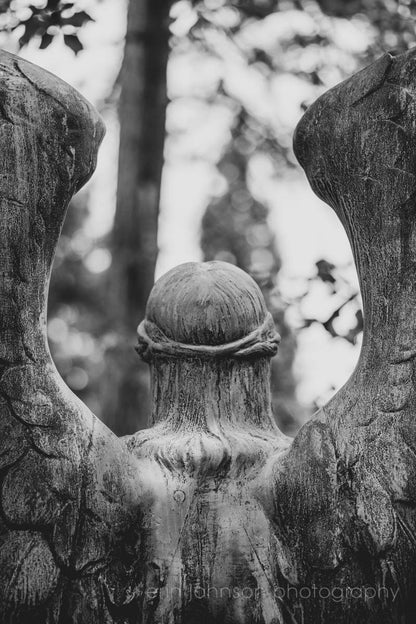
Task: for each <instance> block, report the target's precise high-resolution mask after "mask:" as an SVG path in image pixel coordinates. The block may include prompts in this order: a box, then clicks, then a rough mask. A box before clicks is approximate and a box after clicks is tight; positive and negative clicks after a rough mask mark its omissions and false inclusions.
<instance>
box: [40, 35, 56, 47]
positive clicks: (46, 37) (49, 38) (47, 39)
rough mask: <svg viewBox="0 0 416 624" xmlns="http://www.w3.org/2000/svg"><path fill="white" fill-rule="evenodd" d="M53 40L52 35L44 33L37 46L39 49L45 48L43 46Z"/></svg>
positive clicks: (46, 45)
mask: <svg viewBox="0 0 416 624" xmlns="http://www.w3.org/2000/svg"><path fill="white" fill-rule="evenodd" d="M52 41H53V35H50V34H49V33H45V34H44V35H43V37H42V41H41V42H40V46H39V48H40V49H41V50H45V48H47V47H48V46H49V45H50V44H51V43H52Z"/></svg>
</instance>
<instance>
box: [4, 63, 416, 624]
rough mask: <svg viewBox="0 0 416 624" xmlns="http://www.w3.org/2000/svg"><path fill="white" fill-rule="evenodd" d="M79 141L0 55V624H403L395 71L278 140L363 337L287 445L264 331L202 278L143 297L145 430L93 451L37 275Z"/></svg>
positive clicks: (210, 270)
mask: <svg viewBox="0 0 416 624" xmlns="http://www.w3.org/2000/svg"><path fill="white" fill-rule="evenodd" d="M103 133H104V128H103V124H102V122H101V120H100V118H99V116H98V114H97V113H96V112H95V110H94V109H93V108H92V107H91V106H90V105H89V104H88V103H87V102H86V101H85V100H84V99H83V98H82V97H81V96H80V95H79V94H78V93H77V92H76V91H75V90H74V89H72V88H71V87H69V86H68V85H67V84H65V83H63V82H62V81H60V80H59V79H58V78H56V77H54V76H52V75H51V74H49V73H48V72H46V71H44V70H41V69H39V68H38V67H36V66H34V65H32V64H31V63H29V62H27V61H24V60H23V59H21V58H18V57H16V56H14V55H11V54H8V53H6V52H1V53H0V143H1V155H0V243H1V244H0V269H1V280H0V295H1V296H0V305H1V314H0V328H1V334H0V336H1V338H0V412H1V413H0V488H1V489H0V624H294V623H296V624H317V623H324V624H334V623H337V624H349V623H351V624H352V623H354V624H356V623H359V624H372V623H374V624H375V623H377V624H394V623H396V622H397V623H411V622H414V621H415V617H416V574H415V561H416V513H415V502H416V424H415V423H416V419H415V416H414V415H415V413H416V396H415V391H414V380H415V378H416V373H415V371H414V358H415V355H416V347H415V346H414V341H415V335H416V203H415V202H416V183H415V180H416V178H415V174H416V52H414V51H413V52H412V51H410V52H408V53H406V54H403V55H400V56H393V55H391V54H386V55H385V56H383V57H382V58H380V59H379V60H378V61H376V62H375V63H373V64H372V65H370V66H369V67H367V68H366V69H364V70H363V71H361V72H360V73H358V74H356V75H355V76H353V77H352V78H350V79H349V80H346V81H345V82H343V83H342V84H340V85H338V86H336V87H335V88H334V89H331V90H330V91H328V92H327V93H325V94H324V95H323V96H321V97H320V98H319V99H318V100H317V101H316V102H315V104H313V105H312V106H311V107H310V108H309V109H308V110H307V112H306V114H305V115H304V117H303V118H302V120H301V121H300V123H299V125H298V128H297V130H296V134H295V140H294V147H295V153H296V155H297V157H298V159H299V161H300V163H301V165H302V167H303V168H304V170H305V172H306V175H307V177H308V179H309V181H310V183H311V186H312V188H313V190H314V191H315V192H316V193H317V194H318V195H319V196H320V197H321V198H323V199H324V200H325V201H326V202H327V203H328V204H329V205H330V206H331V207H332V208H333V209H334V210H335V211H336V213H337V214H338V215H339V217H340V219H341V221H342V223H343V225H344V227H345V228H346V230H347V233H348V236H349V238H350V241H351V246H352V248H353V252H354V256H355V261H356V264H357V269H358V271H359V274H360V280H361V289H362V294H363V301H364V313H365V333H364V340H363V347H362V353H361V356H360V359H359V362H358V365H357V367H356V369H355V371H354V373H353V375H352V376H351V378H350V379H349V380H348V381H347V383H346V384H345V386H344V387H343V388H342V389H341V390H340V391H339V392H338V393H337V394H336V395H335V396H334V397H333V399H331V401H330V402H329V403H328V404H327V405H326V406H325V407H324V408H322V409H321V410H320V411H319V412H318V413H317V414H315V416H314V417H313V418H312V419H311V421H310V422H308V423H307V424H306V425H305V426H304V427H302V429H301V430H300V431H299V433H298V434H297V436H296V437H295V439H294V440H292V439H290V438H287V437H286V436H284V435H283V434H282V433H281V432H280V431H279V429H278V427H277V426H276V424H275V421H274V418H273V416H272V413H271V407H270V381H269V379H270V359H271V357H272V356H274V355H275V354H276V352H277V348H278V342H279V336H278V334H277V332H276V329H275V327H274V324H273V320H272V318H271V315H270V313H269V312H268V311H267V309H266V305H265V302H264V299H263V297H262V294H261V291H260V290H259V288H258V286H257V285H256V283H255V282H254V281H253V280H252V279H251V278H250V277H249V276H248V275H247V274H245V273H244V272H243V271H241V270H239V269H238V268H236V267H234V266H232V265H231V264H227V263H224V262H208V263H187V264H184V265H181V266H179V267H176V268H174V269H172V270H171V271H170V272H169V273H167V274H166V275H164V276H163V277H162V278H161V279H160V280H159V281H158V282H157V283H156V285H155V286H154V288H153V290H152V293H151V295H150V298H149V301H148V304H147V309H146V318H145V319H144V320H143V321H142V322H141V323H140V325H139V328H138V345H137V351H138V353H139V355H140V356H141V357H142V358H143V359H144V360H145V361H146V362H148V364H149V366H150V370H151V379H152V396H153V409H152V413H151V414H150V416H149V428H148V429H145V430H143V431H140V432H138V433H136V434H134V435H132V436H127V437H125V438H117V437H116V436H115V435H114V434H113V433H112V432H111V431H110V430H109V429H108V428H107V427H106V426H105V425H104V424H103V423H102V422H100V421H99V420H98V419H97V418H95V417H94V415H93V414H91V412H90V411H89V410H88V409H87V407H86V406H85V405H83V404H82V402H80V401H79V400H78V399H77V398H76V397H75V396H74V395H73V394H72V393H71V392H70V391H69V389H68V388H67V387H66V386H65V384H64V383H63V381H62V380H61V378H60V376H59V374H58V373H57V371H56V368H55V366H54V364H53V362H52V360H51V356H50V353H49V349H48V344H47V338H46V299H47V286H48V279H49V273H50V268H51V263H52V259H53V255H54V250H55V247H56V244H57V240H58V237H59V233H60V229H61V226H62V222H63V219H64V216H65V211H66V207H67V205H68V202H69V200H70V198H71V197H72V195H73V194H74V193H75V192H76V191H77V190H78V189H80V188H81V186H82V185H83V184H84V183H85V182H86V181H87V180H88V178H89V177H90V176H91V175H92V172H93V170H94V167H95V158H96V153H97V150H98V147H99V144H100V141H101V139H102V137H103ZM413 325H415V327H413Z"/></svg>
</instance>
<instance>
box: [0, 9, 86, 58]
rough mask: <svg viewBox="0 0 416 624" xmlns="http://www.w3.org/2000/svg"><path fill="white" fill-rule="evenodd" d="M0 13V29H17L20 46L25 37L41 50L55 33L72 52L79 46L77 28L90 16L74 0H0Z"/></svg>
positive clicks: (76, 52)
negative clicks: (22, 0)
mask: <svg viewBox="0 0 416 624" xmlns="http://www.w3.org/2000/svg"><path fill="white" fill-rule="evenodd" d="M0 13H3V14H4V15H3V23H2V28H3V30H9V31H14V30H17V31H18V33H19V40H18V41H19V46H20V47H21V48H22V47H23V46H25V45H27V44H28V43H29V41H32V40H38V42H39V47H40V49H42V50H43V49H45V48H47V47H48V46H49V45H50V44H51V43H52V41H53V40H54V38H55V37H56V36H58V35H62V36H63V40H64V43H65V45H66V46H68V47H69V48H70V49H71V50H72V51H73V52H74V53H75V54H78V52H80V51H81V50H82V49H83V45H82V43H81V41H80V40H79V38H78V30H79V29H80V28H81V27H82V26H83V25H84V24H86V23H87V22H90V21H92V19H93V18H92V17H91V16H90V15H89V14H88V13H87V12H86V11H83V10H81V9H79V10H78V9H77V3H76V2H66V1H65V0H46V2H41V3H40V4H29V3H28V5H27V6H25V7H22V5H21V3H19V2H15V1H14V0H3V1H1V0H0Z"/></svg>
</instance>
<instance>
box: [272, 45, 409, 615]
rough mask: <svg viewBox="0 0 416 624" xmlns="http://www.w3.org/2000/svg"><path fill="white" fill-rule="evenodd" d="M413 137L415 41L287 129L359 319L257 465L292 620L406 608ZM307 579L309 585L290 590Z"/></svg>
mask: <svg viewBox="0 0 416 624" xmlns="http://www.w3.org/2000/svg"><path fill="white" fill-rule="evenodd" d="M415 145H416V53H415V51H414V50H413V51H411V52H408V53H406V54H403V55H400V56H396V57H395V56H392V55H390V54H386V55H385V56H383V57H382V58H380V59H379V60H378V61H376V62H375V63H373V64H372V65H370V66H369V67H367V68H366V69H364V70H363V71H361V72H360V73H358V74H357V75H355V76H353V77H352V78H350V79H349V80H346V81H345V82H343V83H342V84H340V85H338V86H337V87H335V88H333V89H332V90H330V91H328V92H327V93H325V94H324V95H323V96H321V97H320V98H319V99H318V100H317V101H316V102H315V103H314V104H313V105H312V106H311V107H310V108H309V109H308V111H307V112H306V113H305V115H304V117H303V118H302V120H301V122H300V123H299V125H298V128H297V131H296V134H295V140H294V148H295V153H296V155H297V157H298V159H299V161H300V163H301V165H302V167H303V168H304V170H305V172H306V175H307V177H308V179H309V181H310V184H311V186H312V188H313V190H314V191H315V192H316V193H317V194H318V195H319V196H320V197H321V198H322V199H323V200H324V201H326V202H327V203H328V204H329V205H330V206H331V207H332V208H333V209H334V210H335V211H336V213H337V214H338V216H339V217H340V219H341V221H342V223H343V225H344V227H345V229H346V231H347V233H348V236H349V239H350V242H351V246H352V249H353V252H354V256H355V262H356V265H357V269H358V272H359V276H360V283H361V291H362V295H363V302H364V317H365V332H364V340H363V346H362V352H361V356H360V360H359V363H358V365H357V368H356V370H355V372H354V373H353V375H352V377H351V378H350V379H349V381H348V382H347V383H346V385H345V386H344V387H343V388H342V389H341V390H340V391H339V392H338V393H337V394H336V396H335V397H334V398H333V399H332V400H331V401H330V402H329V403H328V405H326V406H325V407H324V408H323V409H322V410H320V411H319V412H318V413H317V414H316V416H315V417H314V418H313V420H312V422H310V423H308V424H307V425H306V426H305V427H303V428H302V430H301V431H300V432H299V434H298V435H297V437H296V439H295V441H294V443H293V445H292V447H291V449H290V450H289V451H288V453H286V454H285V455H284V456H283V457H281V458H278V459H276V460H272V462H271V464H270V466H269V469H268V476H267V478H266V481H267V479H269V481H268V485H267V487H266V493H265V495H264V504H265V506H266V507H267V509H268V514H269V517H270V518H271V520H272V522H273V524H274V526H275V536H276V562H277V568H278V569H277V570H276V577H277V578H280V580H281V582H282V583H286V584H288V585H290V586H293V587H295V588H298V592H296V591H293V592H292V594H291V596H292V598H291V599H290V598H289V600H288V605H289V606H288V608H289V609H291V611H292V615H293V618H294V621H296V622H297V621H299V622H300V621H302V622H303V621H305V622H309V621H311V622H312V621H321V622H335V621H355V622H358V621H359V622H389V623H391V622H399V621H400V622H411V621H413V618H414V614H415V612H416V577H415V574H414V561H415V557H416V443H415V440H416V420H415V413H416V394H415V384H414V380H415V355H416V349H415V344H416V343H415V336H416V332H415V329H416V306H415V304H416V177H415V176H416V147H415ZM305 585H306V586H307V587H309V588H312V586H313V585H315V588H316V589H315V592H314V593H312V589H311V595H310V596H309V595H308V596H307V592H306V591H304V592H303V598H304V599H302V594H300V593H299V588H300V587H302V586H305ZM319 588H323V589H322V592H320V591H319ZM366 588H367V590H366ZM305 597H306V598H305ZM318 617H319V620H318V619H316V618H318ZM302 618H304V619H302ZM314 618H315V619H314ZM345 618H347V619H345ZM348 618H350V619H348Z"/></svg>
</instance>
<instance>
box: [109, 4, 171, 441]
mask: <svg viewBox="0 0 416 624" xmlns="http://www.w3.org/2000/svg"><path fill="white" fill-rule="evenodd" d="M170 4H171V2H169V1H166V0H130V2H129V7H128V18H127V34H126V43H125V51H124V59H123V64H122V69H121V95H120V103H119V119H120V151H119V169H118V187H117V205H116V214H115V220H114V229H113V232H112V240H111V249H112V254H113V263H112V270H111V272H110V279H111V281H110V284H109V289H110V297H109V300H110V302H111V306H112V318H113V327H114V330H115V335H114V336H115V340H114V344H113V346H112V347H111V349H109V351H108V358H109V362H108V370H109V372H108V376H109V378H108V379H106V380H105V383H104V384H103V386H105V387H103V389H102V390H103V392H102V397H103V414H102V417H103V420H104V421H105V422H106V423H107V424H108V425H109V426H110V427H111V428H112V429H113V430H114V431H115V432H116V433H118V434H124V433H129V432H132V431H134V430H136V429H137V428H140V427H143V426H145V424H146V418H147V409H146V408H147V406H148V404H149V388H148V387H149V383H148V376H147V375H148V374H147V370H145V369H144V366H143V365H142V364H140V362H139V359H138V358H137V356H136V354H135V353H134V345H135V342H136V334H135V332H136V327H137V325H138V323H139V322H140V321H141V320H142V318H143V317H144V311H145V305H146V300H147V297H148V295H149V292H150V290H151V287H152V285H153V281H154V271H155V263H156V257H157V222H158V212H159V197H160V183H161V174H162V167H163V146H164V140H165V113H166V105H167V93H166V67H167V61H168V52H169V9H170Z"/></svg>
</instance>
